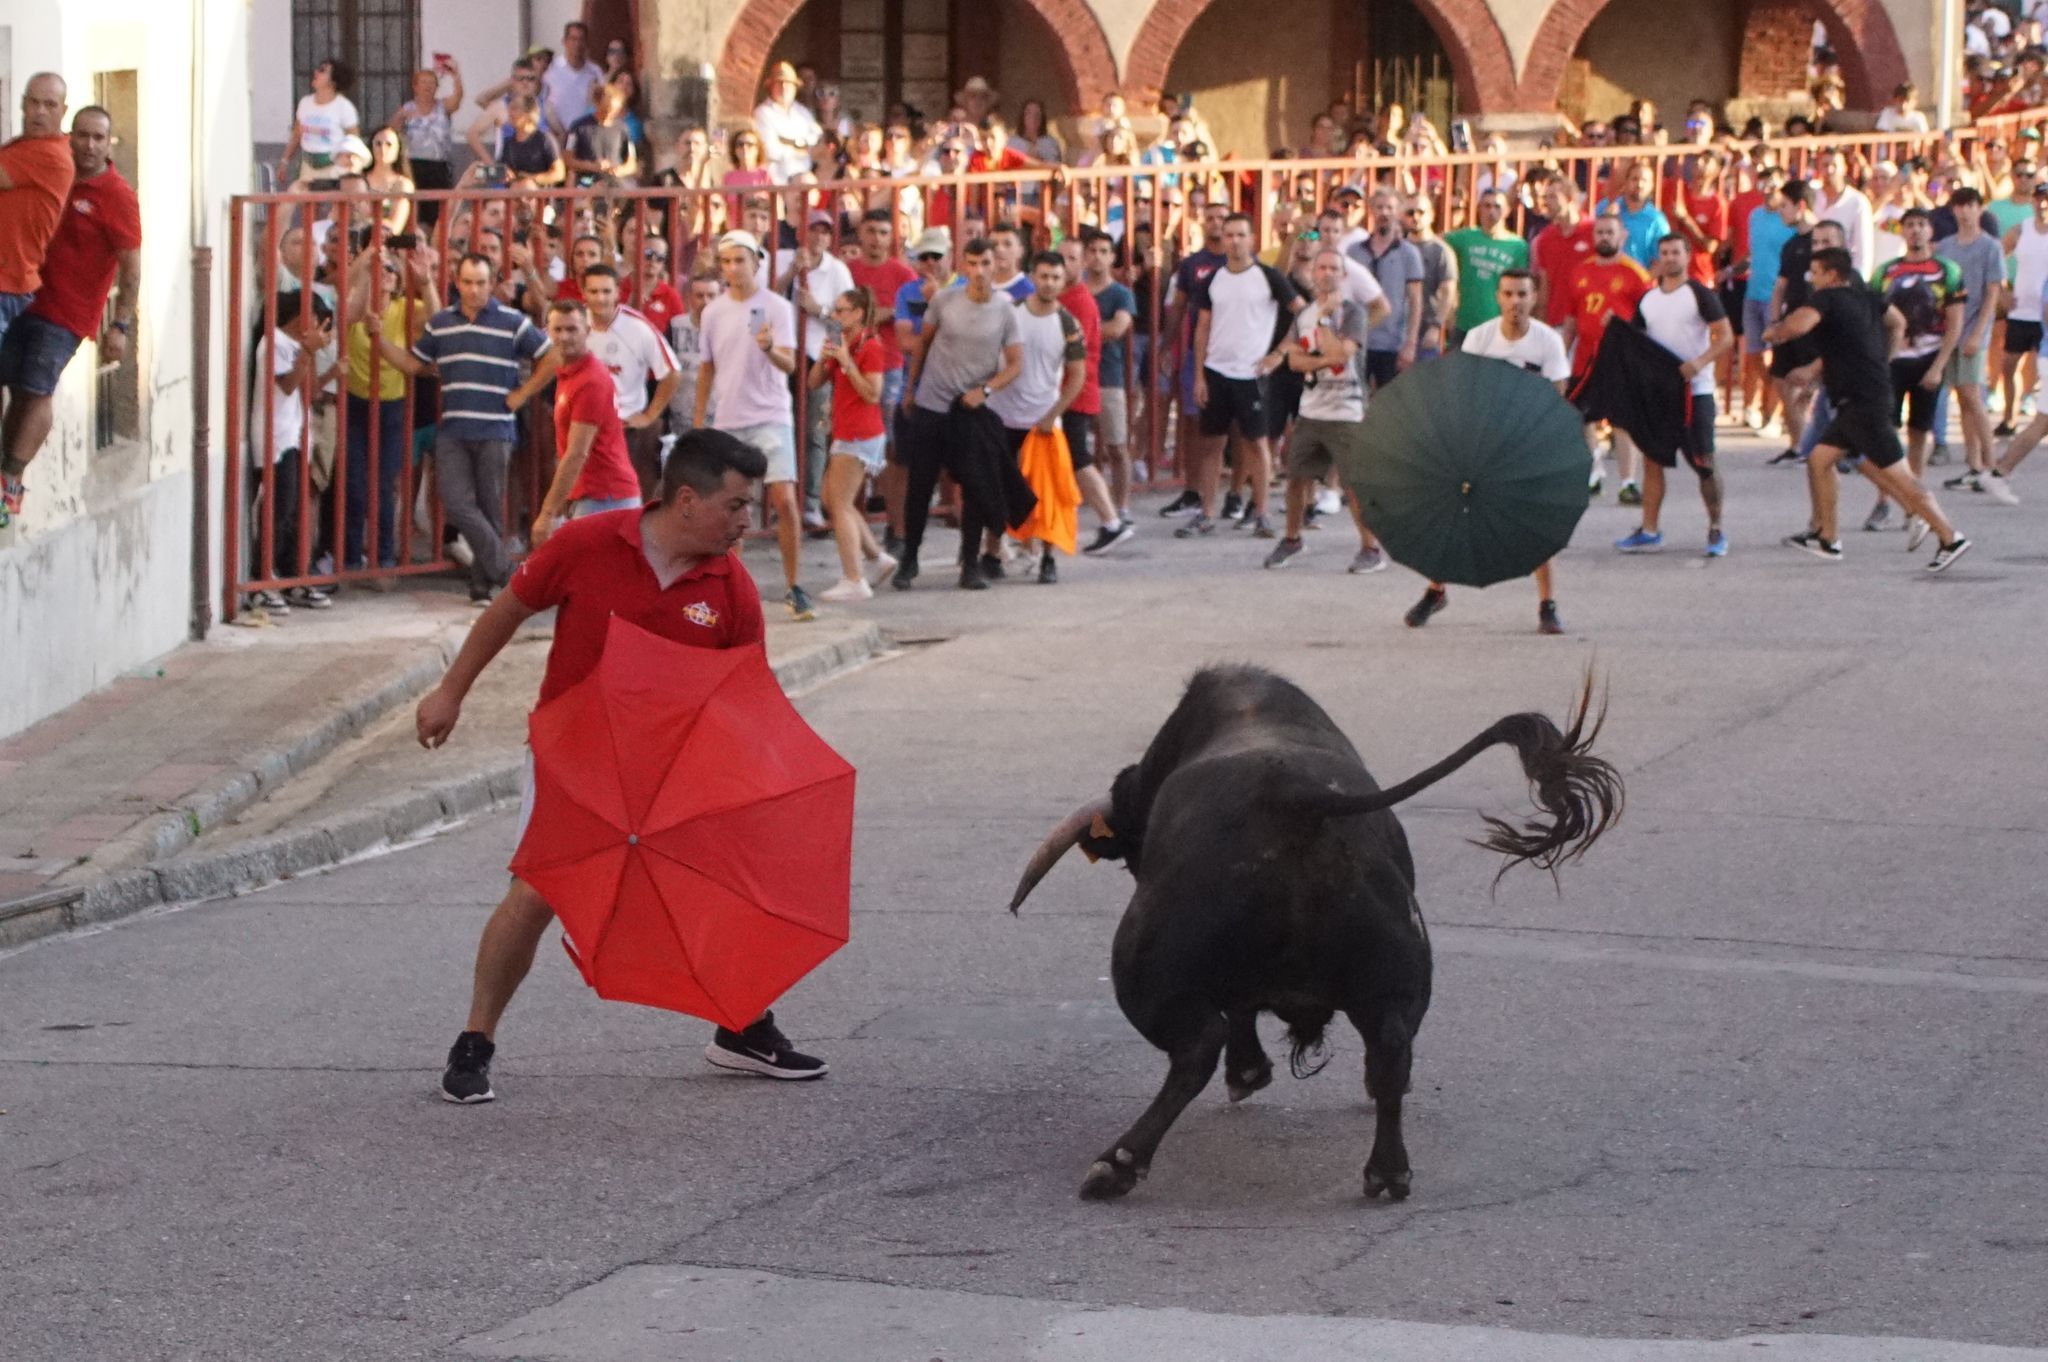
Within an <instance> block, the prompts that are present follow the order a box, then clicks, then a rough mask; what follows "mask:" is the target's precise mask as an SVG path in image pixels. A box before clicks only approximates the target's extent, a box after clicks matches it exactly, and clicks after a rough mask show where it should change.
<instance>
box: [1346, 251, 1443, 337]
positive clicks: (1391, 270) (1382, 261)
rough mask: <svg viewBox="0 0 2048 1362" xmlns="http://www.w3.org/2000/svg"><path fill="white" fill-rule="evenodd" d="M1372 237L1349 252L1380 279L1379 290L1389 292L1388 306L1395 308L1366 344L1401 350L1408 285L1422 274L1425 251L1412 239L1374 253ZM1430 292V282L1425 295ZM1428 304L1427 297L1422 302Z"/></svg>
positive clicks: (1375, 328) (1406, 319)
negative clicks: (1417, 246)
mask: <svg viewBox="0 0 2048 1362" xmlns="http://www.w3.org/2000/svg"><path fill="white" fill-rule="evenodd" d="M1372 241H1373V239H1372V238H1371V237H1370V236H1368V237H1367V238H1366V239H1365V240H1363V241H1360V242H1358V243H1356V244H1355V245H1353V246H1352V247H1351V249H1350V251H1349V252H1348V254H1349V255H1350V256H1351V258H1352V259H1353V260H1356V261H1357V262H1358V263H1359V264H1361V265H1363V266H1365V267H1366V268H1367V269H1369V270H1371V271H1372V277H1373V278H1375V279H1377V280H1379V281H1380V290H1381V291H1382V292H1384V293H1385V294H1386V295H1387V306H1388V307H1390V308H1392V309H1393V311H1391V312H1389V313H1388V314H1387V319H1386V320H1385V321H1383V322H1381V323H1380V324H1379V325H1378V326H1375V327H1374V328H1373V329H1372V331H1371V333H1370V334H1369V336H1368V337H1367V340H1366V346H1367V348H1369V349H1373V350H1399V349H1400V348H1401V343H1402V342H1403V341H1405V340H1406V339H1407V337H1408V285H1409V284H1410V283H1412V282H1413V281H1415V280H1417V279H1420V278H1422V277H1423V269H1422V252H1420V251H1418V250H1416V249H1415V245H1414V243H1413V242H1409V241H1396V242H1394V244H1393V245H1392V246H1390V247H1388V248H1387V249H1386V250H1385V251H1384V252H1382V253H1380V254H1378V255H1375V254H1374V253H1373V249H1372ZM1428 296H1429V286H1428V285H1427V284H1425V285H1424V286H1423V297H1424V298H1425V300H1426V299H1427V298H1428ZM1423 306H1424V307H1427V306H1428V303H1427V301H1425V302H1424V304H1423Z"/></svg>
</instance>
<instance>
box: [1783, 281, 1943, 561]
mask: <svg viewBox="0 0 2048 1362" xmlns="http://www.w3.org/2000/svg"><path fill="white" fill-rule="evenodd" d="M1808 268H1809V272H1810V274H1811V280H1810V282H1811V283H1812V285H1813V295H1812V296H1811V297H1810V298H1808V299H1807V300H1806V301H1805V302H1804V303H1802V304H1800V306H1799V307H1797V308H1795V309H1794V310H1793V311H1792V313H1791V315H1790V316H1787V317H1785V318H1784V319H1782V320H1780V321H1778V322H1776V323H1774V324H1773V325H1772V326H1771V328H1770V329H1769V331H1768V332H1767V333H1766V339H1767V341H1768V342H1769V343H1770V344H1772V345H1777V344H1779V343H1781V342H1783V341H1787V340H1797V339H1799V338H1801V337H1807V336H1810V337H1812V338H1813V343H1814V348H1815V349H1817V350H1818V351H1819V352H1820V362H1821V382H1822V384H1823V385H1824V386H1825V387H1826V388H1827V393H1828V400H1829V401H1830V402H1831V403H1833V405H1834V409H1835V411H1834V416H1833V418H1832V419H1831V420H1830V421H1829V422H1828V426H1827V429H1826V430H1824V431H1823V432H1821V438H1820V443H1819V444H1817V445H1815V446H1814V447H1813V453H1812V454H1811V455H1810V456H1808V458H1807V460H1806V486H1807V491H1808V493H1809V495H1810V496H1811V497H1812V500H1813V519H1812V521H1811V522H1810V523H1809V525H1808V527H1807V529H1806V530H1805V531H1804V532H1803V533H1800V534H1795V535H1789V536H1787V537H1786V539H1785V542H1786V543H1787V544H1789V545H1791V546H1792V547H1793V548H1796V549H1804V550H1805V551H1806V552H1808V553H1810V554H1812V555H1813V556H1814V557H1816V558H1818V559H1820V560H1821V561H1822V562H1827V563H1839V562H1841V561H1842V540H1841V537H1840V535H1839V533H1838V532H1837V519H1836V516H1837V509H1838V508H1837V507H1836V504H1835V503H1836V495H1837V491H1838V489H1837V487H1836V483H1835V464H1836V462H1837V461H1838V460H1841V459H1844V458H1847V457H1849V456H1850V455H1861V456H1862V461H1861V462H1860V463H1859V464H1858V465H1857V466H1858V467H1859V468H1861V469H1862V470H1863V476H1864V477H1866V478H1869V479H1870V481H1871V482H1872V483H1874V484H1875V485H1876V487H1877V490H1878V492H1879V494H1880V495H1882V496H1887V497H1890V498H1892V499H1893V500H1895V501H1897V502H1898V503H1899V504H1900V505H1902V506H1904V507H1905V508H1906V509H1907V510H1908V511H1909V512H1911V513H1912V514H1913V515H1914V516H1915V517H1916V518H1917V521H1918V524H1917V525H1916V527H1915V529H1914V532H1913V533H1912V535H1910V536H1909V537H1908V542H1907V545H1906V548H1907V551H1908V552H1911V551H1912V550H1913V549H1917V548H1919V547H1920V543H1921V541H1922V540H1923V539H1925V538H1926V536H1927V533H1928V531H1929V530H1930V529H1931V530H1932V531H1933V532H1934V533H1936V534H1938V535H1939V536H1940V539H1939V541H1938V543H1939V548H1938V549H1937V550H1936V552H1935V555H1934V558H1933V559H1932V560H1931V561H1930V562H1929V563H1928V564H1927V570H1928V571H1929V572H1943V571H1946V570H1947V569H1948V568H1949V567H1950V566H1951V565H1952V564H1953V563H1954V562H1955V561H1956V559H1958V558H1960V557H1962V556H1963V555H1964V554H1965V553H1968V552H1969V551H1970V541H1969V540H1967V539H1965V538H1963V536H1962V535H1961V534H1960V533H1959V532H1958V531H1957V530H1956V527H1955V526H1953V525H1951V524H1950V523H1949V521H1948V518H1947V517H1946V516H1944V515H1942V513H1941V507H1940V506H1939V505H1937V504H1936V502H1935V500H1934V496H1933V494H1932V493H1930V492H1929V491H1928V490H1927V489H1926V488H1925V487H1922V486H1921V485H1920V481H1919V479H1917V478H1915V477H1914V476H1913V474H1912V470H1911V469H1909V468H1901V467H1900V466H1899V465H1900V464H1902V463H1904V462H1905V458H1906V454H1905V451H1904V450H1903V449H1901V448H1900V447H1899V431H1898V425H1897V421H1898V418H1897V415H1896V412H1897V409H1898V408H1897V402H1896V399H1895V398H1894V396H1893V391H1892V369H1891V362H1890V358H1889V355H1890V351H1891V349H1892V348H1893V347H1894V346H1895V345H1897V344H1898V343H1899V341H1901V340H1903V339H1904V337H1905V334H1906V319H1905V317H1903V316H1901V315H1900V313H1899V310H1898V309H1897V308H1896V307H1893V306H1891V305H1890V304H1889V303H1887V302H1886V301H1885V300H1884V298H1883V297H1882V296H1880V295H1879V294H1877V293H1874V292H1872V291H1871V290H1870V289H1867V288H1865V287H1864V286H1863V281H1862V280H1861V279H1860V278H1858V277H1857V275H1856V267H1855V266H1854V265H1853V264H1851V263H1850V259H1849V252H1848V251H1847V250H1845V249H1843V248H1841V247H1839V246H1830V247H1827V248H1826V249H1824V250H1818V251H1815V252H1814V253H1813V264H1812V265H1811V266H1809V267H1808Z"/></svg>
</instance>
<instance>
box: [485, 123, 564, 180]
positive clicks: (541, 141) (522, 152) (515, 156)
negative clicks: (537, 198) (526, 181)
mask: <svg viewBox="0 0 2048 1362" xmlns="http://www.w3.org/2000/svg"><path fill="white" fill-rule="evenodd" d="M559 150H560V148H558V147H557V146H556V145H555V137H554V134H553V133H551V132H549V131H548V130H547V129H546V128H535V129H534V130H533V136H531V137H515V136H514V135H513V133H512V130H511V129H510V128H507V129H506V130H505V135H504V141H502V142H501V143H500V144H499V146H498V164H499V165H501V166H503V167H505V169H507V170H509V171H511V172H512V174H513V175H514V176H521V175H545V174H547V173H548V171H549V170H550V169H552V168H553V166H554V164H555V158H556V156H557V154H558V153H559Z"/></svg>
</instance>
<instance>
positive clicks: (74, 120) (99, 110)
mask: <svg viewBox="0 0 2048 1362" xmlns="http://www.w3.org/2000/svg"><path fill="white" fill-rule="evenodd" d="M87 114H98V115H99V116H100V117H101V118H104V119H106V120H107V131H108V132H112V131H113V130H114V116H113V115H112V114H110V113H108V112H107V111H106V109H105V108H104V107H103V106H101V105H98V104H88V105H86V106H85V107H84V108H82V109H80V110H78V111H77V112H75V113H73V114H72V115H71V128H72V131H74V132H76V131H77V130H78V120H79V119H81V118H83V117H85V116H86V115H87Z"/></svg>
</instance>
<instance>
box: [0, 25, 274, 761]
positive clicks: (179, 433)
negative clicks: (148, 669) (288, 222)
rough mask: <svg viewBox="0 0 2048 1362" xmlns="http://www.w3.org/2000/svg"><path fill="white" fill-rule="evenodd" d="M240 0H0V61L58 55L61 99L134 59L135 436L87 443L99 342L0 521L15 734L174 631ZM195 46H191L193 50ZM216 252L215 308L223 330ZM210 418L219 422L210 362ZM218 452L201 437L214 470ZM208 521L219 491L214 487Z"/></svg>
mask: <svg viewBox="0 0 2048 1362" xmlns="http://www.w3.org/2000/svg"><path fill="white" fill-rule="evenodd" d="M247 14H248V6H247V5H246V3H244V0H92V3H90V4H73V5H54V4H52V5H40V4H38V5H11V6H0V26H5V27H6V28H7V30H8V32H7V38H8V41H7V43H6V45H5V48H6V52H7V54H8V57H9V68H8V70H7V71H6V72H5V78H6V81H7V84H8V86H9V87H10V89H12V90H15V91H18V90H19V89H20V88H21V84H22V82H23V81H25V80H26V79H27V78H28V76H29V75H31V74H33V73H34V72H37V71H42V70H54V71H57V72H58V73H60V74H61V75H63V76H64V78H65V79H66V81H67V82H68V83H69V85H70V90H71V94H70V103H71V106H72V108H74V109H75V108H77V107H79V106H81V105H84V104H88V103H91V102H92V99H93V76H94V74H95V73H96V72H101V71H120V70H132V71H134V72H136V75H137V94H136V98H137V105H138V109H139V111H140V117H139V118H138V120H137V122H138V123H139V124H140V126H139V127H124V126H117V128H116V132H117V134H118V135H119V136H121V137H122V138H125V139H129V140H130V141H131V142H132V143H133V144H134V145H135V147H136V149H137V152H138V153H139V154H138V161H139V165H140V171H139V176H138V180H139V182H138V183H137V185H136V189H137V192H138V193H139V195H140V197H141V201H142V221H143V259H142V294H141V306H140V309H139V311H138V315H137V325H136V334H135V338H134V339H135V345H136V351H137V355H138V359H139V362H140V365H141V372H142V375H143V380H142V407H141V421H140V430H141V438H140V439H138V440H136V441H133V442H125V441H124V442H119V443H117V444H116V445H115V446H114V447H113V448H111V449H107V450H100V451H97V452H96V451H94V449H93V447H92V445H93V441H92V394H93V371H94V368H95V366H96V363H97V353H96V350H95V347H94V346H93V345H91V344H90V343H88V344H86V345H85V346H82V347H81V348H80V350H79V353H78V355H77V357H76V358H74V359H73V361H72V363H71V366H70V368H68V369H67V370H66V371H65V373H64V379H63V382H62V384H61V386H60V387H59V389H58V392H57V411H56V427H55V430H54V431H53V432H52V434H51V437H50V441H49V443H48V444H47V445H45V446H44V449H43V452H42V454H41V456H40V457H39V458H38V459H37V460H36V462H35V464H34V465H33V467H32V469H31V471H30V476H29V480H28V481H29V499H28V505H27V509H26V512H25V514H24V515H23V516H22V517H20V518H19V519H17V520H16V521H15V523H14V524H13V525H11V526H9V527H8V528H6V529H0V735H6V734H9V733H14V732H17V731H19V730H20V729H22V728H25V727H27V726H28V725H29V724H31V723H33V722H35V721H36V720H37V719H40V718H42V717H44V716H46V715H48V714H51V713H54V712H55V711H57V710H59V709H61V708H63V707H64V706H65V705H68V704H70V703H71V702H72V701H74V700H77V699H79V698H80V697H81V696H84V695H86V694H87V693H89V692H90V691H92V690H94V689H96V688H98V687H100V686H102V685H105V684H106V683H107V682H109V681H111V680H113V679H114V678H115V677H117V676H119V675H120V674H121V673H123V672H124V671H127V670H129V669H131V668H135V667H138V666H141V665H143V664H146V663H148V662H149V661H150V660H151V659H153V658H156V657H158V656H160V655H162V654H163V653H165V652H168V651H169V650H170V649H171V648H173V647H175V646H177V644H178V643H179V642H180V641H181V640H183V639H184V638H185V637H186V635H187V632H188V629H189V621H190V600H191V592H192V574H191V561H192V507H193V488H192V468H193V462H192V393H193V385H194V380H195V373H194V358H195V357H194V355H193V354H192V347H191V335H192V317H193V311H192V309H193V305H194V302H195V300H194V298H193V296H192V253H193V248H194V247H195V246H197V245H201V244H206V245H212V246H215V247H217V248H218V247H219V246H220V245H221V243H222V242H223V240H224V223H225V203H226V200H227V198H228V196H229V195H231V194H236V193H241V192H245V191H246V190H247V189H248V187H249V180H250V154H249V142H250V117H249V108H250V105H249V81H248V72H249V55H248V36H247ZM195 53H196V54H197V58H196V60H195ZM226 273H227V262H226V259H225V251H219V250H217V253H216V269H215V274H214V288H213V296H212V297H211V298H209V299H205V300H201V301H202V302H203V303H204V304H205V305H208V306H210V307H211V308H212V311H213V316H214V334H215V335H216V337H218V336H219V335H220V326H221V320H220V318H221V307H222V301H223V298H224V294H225V278H226ZM212 368H213V384H212V416H211V422H210V423H211V425H212V428H213V430H214V432H215V438H216V440H217V439H218V438H219V432H220V430H221V429H222V424H223V414H224V410H225V408H224V404H223V401H222V396H223V381H222V380H223V378H224V376H223V375H222V374H221V372H220V365H219V362H218V360H217V359H216V361H215V362H214V364H213V366H212ZM220 459H221V453H220V451H219V450H218V449H216V450H215V452H214V457H213V465H214V469H215V476H216V478H217V477H218V470H219V467H220ZM212 500H213V504H214V506H215V507H216V517H215V520H216V535H217V533H218V524H217V522H218V516H217V507H218V493H217V492H216V493H214V494H213V498H212Z"/></svg>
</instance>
